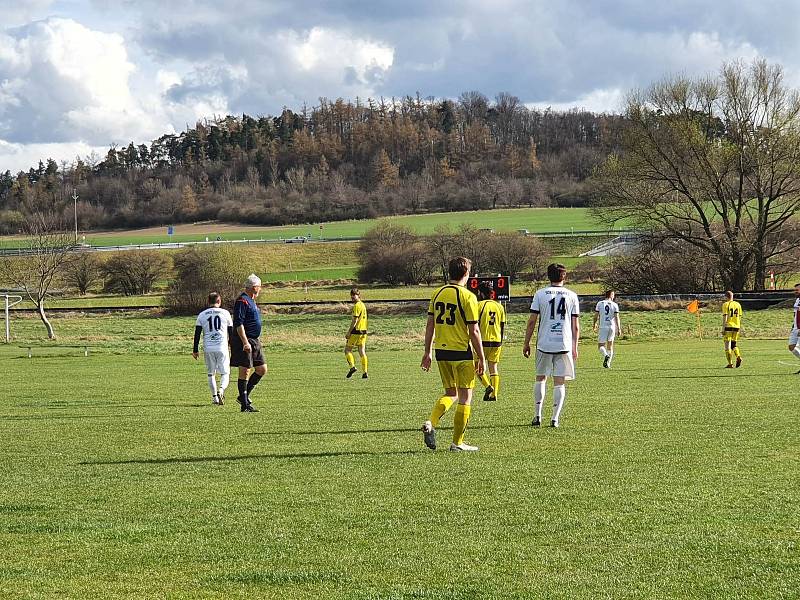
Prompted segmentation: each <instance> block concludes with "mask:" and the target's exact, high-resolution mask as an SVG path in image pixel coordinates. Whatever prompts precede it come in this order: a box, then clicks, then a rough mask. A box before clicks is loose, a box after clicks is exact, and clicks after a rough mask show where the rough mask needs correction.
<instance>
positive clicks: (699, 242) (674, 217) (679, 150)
mask: <svg viewBox="0 0 800 600" xmlns="http://www.w3.org/2000/svg"><path fill="white" fill-rule="evenodd" d="M626 116H627V117H628V119H629V122H630V124H629V128H628V129H627V131H626V133H625V136H624V143H623V146H624V152H623V153H622V154H620V155H613V156H612V157H611V158H610V159H609V160H608V161H607V162H606V163H605V165H604V166H603V167H602V168H601V169H600V171H599V177H598V178H597V180H596V181H597V183H598V184H599V190H598V191H599V196H600V199H601V205H602V208H601V210H600V212H601V214H602V215H603V216H604V217H605V218H607V219H609V220H611V221H613V220H616V219H619V218H623V217H624V218H627V219H629V221H628V222H629V223H630V224H631V225H633V226H634V227H637V228H641V229H644V230H648V231H653V232H657V235H658V236H659V237H660V238H671V239H674V240H682V241H684V242H687V243H688V244H690V245H692V246H694V247H695V248H696V249H697V251H698V256H701V255H704V254H707V255H710V256H713V257H714V259H715V262H716V263H717V265H718V268H719V275H720V279H721V281H722V283H723V285H724V286H725V287H727V288H729V289H732V290H735V291H738V290H742V289H744V288H746V287H747V286H748V285H752V286H753V287H754V288H755V289H762V288H763V286H764V279H765V276H766V274H767V269H768V268H769V264H770V262H774V261H775V260H778V259H779V258H780V257H781V256H782V255H785V254H787V253H791V252H792V251H793V250H794V249H795V248H796V247H797V243H798V240H797V236H793V235H790V234H791V230H792V228H794V227H796V225H795V223H796V220H795V218H796V216H797V215H798V212H800V95H798V92H797V91H796V90H793V89H789V88H788V87H787V86H786V84H785V83H784V80H783V71H782V69H781V67H780V66H776V65H768V64H767V63H766V62H765V61H763V60H756V61H754V62H753V63H752V64H751V65H749V66H747V65H744V64H742V63H740V62H736V63H731V64H726V65H724V66H723V67H722V69H721V70H720V72H719V74H718V75H716V76H713V77H706V78H703V79H696V80H693V79H688V78H685V77H672V78H668V79H665V80H664V81H662V82H660V83H657V84H654V85H653V86H651V87H650V88H649V89H647V90H645V91H636V92H633V93H631V94H630V96H629V98H628V100H627V108H626Z"/></svg>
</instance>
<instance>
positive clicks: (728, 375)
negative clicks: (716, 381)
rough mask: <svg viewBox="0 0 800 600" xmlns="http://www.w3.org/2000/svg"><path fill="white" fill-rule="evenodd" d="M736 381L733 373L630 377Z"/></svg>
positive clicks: (769, 375) (774, 375)
mask: <svg viewBox="0 0 800 600" xmlns="http://www.w3.org/2000/svg"><path fill="white" fill-rule="evenodd" d="M781 375H786V373H748V374H747V378H748V379H750V378H751V377H769V378H773V377H779V376H781ZM718 377H721V378H724V379H736V374H734V373H712V374H709V375H649V376H648V377H631V379H712V378H718Z"/></svg>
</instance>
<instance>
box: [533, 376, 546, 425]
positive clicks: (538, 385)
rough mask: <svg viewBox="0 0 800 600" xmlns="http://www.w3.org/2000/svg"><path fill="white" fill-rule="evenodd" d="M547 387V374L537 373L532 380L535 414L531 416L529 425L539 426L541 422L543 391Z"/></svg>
mask: <svg viewBox="0 0 800 600" xmlns="http://www.w3.org/2000/svg"><path fill="white" fill-rule="evenodd" d="M546 389H547V376H546V375H537V376H536V381H534V382H533V402H534V405H535V406H536V414H535V415H534V417H533V422H532V423H531V425H533V426H534V427H539V426H540V425H541V424H542V403H543V402H544V393H545V390H546Z"/></svg>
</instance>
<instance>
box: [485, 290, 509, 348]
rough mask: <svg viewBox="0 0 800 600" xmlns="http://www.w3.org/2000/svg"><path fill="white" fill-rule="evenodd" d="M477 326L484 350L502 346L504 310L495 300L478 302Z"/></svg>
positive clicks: (504, 325) (504, 321)
mask: <svg viewBox="0 0 800 600" xmlns="http://www.w3.org/2000/svg"><path fill="white" fill-rule="evenodd" d="M478 326H479V327H480V330H481V340H483V347H484V348H496V347H498V346H501V345H502V344H503V332H504V331H505V327H506V310H505V309H504V308H503V305H502V304H500V303H499V302H498V301H497V300H481V301H480V302H478Z"/></svg>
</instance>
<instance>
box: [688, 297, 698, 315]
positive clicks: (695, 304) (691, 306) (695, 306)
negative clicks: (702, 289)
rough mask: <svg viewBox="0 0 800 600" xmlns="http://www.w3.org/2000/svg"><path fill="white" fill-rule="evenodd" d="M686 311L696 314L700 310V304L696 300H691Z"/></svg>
mask: <svg viewBox="0 0 800 600" xmlns="http://www.w3.org/2000/svg"><path fill="white" fill-rule="evenodd" d="M686 310H688V311H689V312H690V313H696V312H697V311H698V310H700V303H699V302H698V301H697V300H696V299H695V300H692V301H691V302H690V303H689V306H687V307H686Z"/></svg>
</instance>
